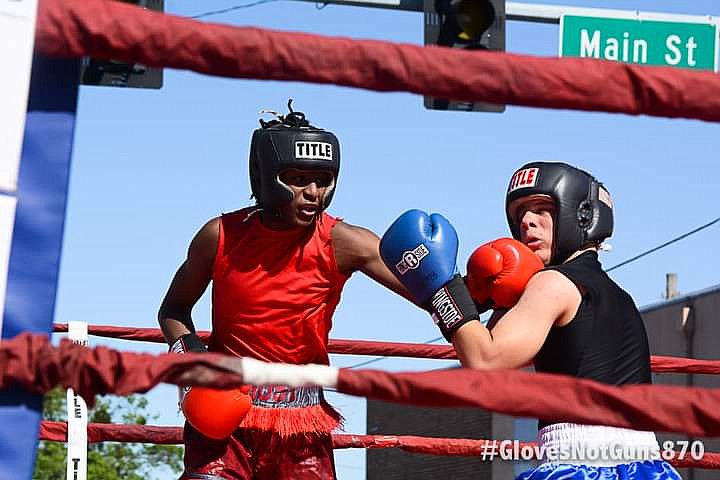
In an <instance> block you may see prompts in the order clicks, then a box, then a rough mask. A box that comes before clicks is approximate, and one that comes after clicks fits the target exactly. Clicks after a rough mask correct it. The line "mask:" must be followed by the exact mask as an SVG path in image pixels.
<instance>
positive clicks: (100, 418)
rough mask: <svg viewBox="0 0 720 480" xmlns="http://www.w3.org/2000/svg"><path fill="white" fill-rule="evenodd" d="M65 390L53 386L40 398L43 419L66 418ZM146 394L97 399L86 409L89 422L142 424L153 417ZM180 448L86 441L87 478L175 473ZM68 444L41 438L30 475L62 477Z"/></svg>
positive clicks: (45, 479) (47, 479)
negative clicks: (41, 399)
mask: <svg viewBox="0 0 720 480" xmlns="http://www.w3.org/2000/svg"><path fill="white" fill-rule="evenodd" d="M65 397H66V394H65V391H64V390H61V389H54V390H52V391H50V392H49V393H48V394H47V395H46V396H45V400H44V401H43V418H44V419H45V420H55V421H67V407H66V402H65ZM147 404H148V401H147V399H146V398H144V397H141V396H137V395H131V396H129V397H112V398H110V399H98V401H97V402H96V404H95V407H94V408H93V409H91V410H90V411H89V412H88V420H89V421H90V422H92V423H126V424H137V425H145V424H147V423H148V421H153V420H156V419H157V417H158V415H157V414H150V413H149V412H148V408H147ZM182 455H183V449H182V447H180V446H176V445H149V444H137V443H118V442H102V443H90V444H88V472H87V474H88V479H92V480H94V479H103V480H144V479H152V478H156V477H154V476H153V473H154V472H157V471H158V470H163V471H165V472H166V473H168V472H172V474H173V475H175V476H177V475H178V474H179V473H180V471H181V470H182ZM66 462H67V445H66V444H65V443H61V442H46V441H42V442H40V445H39V446H38V450H37V458H36V460H35V473H34V474H33V479H37V480H65V476H66V469H67V466H66Z"/></svg>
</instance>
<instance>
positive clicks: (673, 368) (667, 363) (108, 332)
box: [53, 323, 720, 375]
mask: <svg viewBox="0 0 720 480" xmlns="http://www.w3.org/2000/svg"><path fill="white" fill-rule="evenodd" d="M53 331H54V332H57V333H61V332H67V331H68V325H67V324H63V323H55V324H53ZM88 333H89V334H90V335H95V336H98V337H106V338H115V339H120V340H134V341H142V342H153V343H165V338H164V337H163V334H162V331H161V330H160V329H159V328H136V327H115V326H111V325H88ZM197 334H198V336H199V337H200V338H201V339H202V340H203V341H207V339H208V338H209V336H210V332H209V331H198V332H197ZM328 351H329V352H330V353H334V354H346V355H377V356H383V357H408V358H432V359H442V360H456V359H457V355H456V354H455V350H454V349H453V348H452V346H449V345H428V344H424V343H400V342H377V341H369V340H342V339H330V344H329V345H328ZM651 368H652V371H653V372H655V373H695V374H710V375H718V374H720V360H698V359H693V358H682V357H670V356H661V355H653V356H652V357H651Z"/></svg>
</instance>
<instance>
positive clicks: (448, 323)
mask: <svg viewBox="0 0 720 480" xmlns="http://www.w3.org/2000/svg"><path fill="white" fill-rule="evenodd" d="M457 251H458V237H457V233H456V232H455V229H454V228H453V226H452V225H450V222H448V221H447V219H445V217H443V216H442V215H440V214H437V213H434V214H432V215H428V214H427V213H425V212H422V211H420V210H408V211H407V212H405V213H403V214H402V215H400V217H398V219H397V220H395V222H393V224H392V225H390V228H388V230H387V231H386V232H385V234H384V235H383V237H382V239H381V240H380V256H381V257H382V259H383V262H384V263H385V265H386V266H387V267H388V268H389V269H390V271H391V272H393V274H394V275H395V276H396V277H397V278H398V280H400V282H401V283H402V284H403V285H404V286H405V288H407V290H408V291H409V292H410V294H411V295H412V296H413V298H414V299H415V302H416V303H417V304H418V305H420V306H421V307H423V308H425V309H426V310H428V311H429V312H430V313H431V314H432V316H433V319H434V320H435V323H436V324H437V325H438V327H439V328H440V331H441V332H442V334H443V336H444V337H445V338H446V339H447V340H448V341H450V340H451V338H452V334H453V333H454V332H455V331H456V330H457V329H458V328H460V327H461V326H462V325H464V324H465V323H467V322H470V321H472V320H479V318H480V315H479V314H478V311H477V308H476V307H475V303H474V302H473V300H472V297H471V296H470V293H469V291H468V289H467V287H466V286H465V282H464V281H463V279H462V277H461V276H460V275H458V274H457V273H456V259H457Z"/></svg>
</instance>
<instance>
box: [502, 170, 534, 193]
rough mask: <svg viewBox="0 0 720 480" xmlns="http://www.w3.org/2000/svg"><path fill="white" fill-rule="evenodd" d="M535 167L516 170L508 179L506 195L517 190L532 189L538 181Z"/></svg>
mask: <svg viewBox="0 0 720 480" xmlns="http://www.w3.org/2000/svg"><path fill="white" fill-rule="evenodd" d="M538 170H540V169H539V168H537V167H533V168H523V169H522V170H518V171H517V172H515V174H514V175H513V176H512V178H511V179H510V185H509V186H508V193H510V192H512V191H515V190H517V189H518V188H527V187H534V186H535V184H536V183H537V179H538V175H537V174H538Z"/></svg>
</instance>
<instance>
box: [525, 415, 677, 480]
mask: <svg viewBox="0 0 720 480" xmlns="http://www.w3.org/2000/svg"><path fill="white" fill-rule="evenodd" d="M538 442H539V445H538V450H539V452H540V455H541V463H540V465H539V466H537V467H536V468H534V469H532V470H528V471H527V472H524V473H522V474H520V475H519V476H518V477H517V479H516V480H560V479H562V480H681V477H680V474H679V473H678V472H677V470H675V468H673V466H672V465H670V464H669V463H667V462H666V461H664V460H662V459H661V456H660V446H659V445H658V442H657V439H656V438H655V434H654V433H652V432H641V431H637V430H629V429H625V428H615V427H605V426H595V425H576V424H573V423H556V424H553V425H548V426H547V427H545V428H543V429H541V430H540V431H539V432H538Z"/></svg>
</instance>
